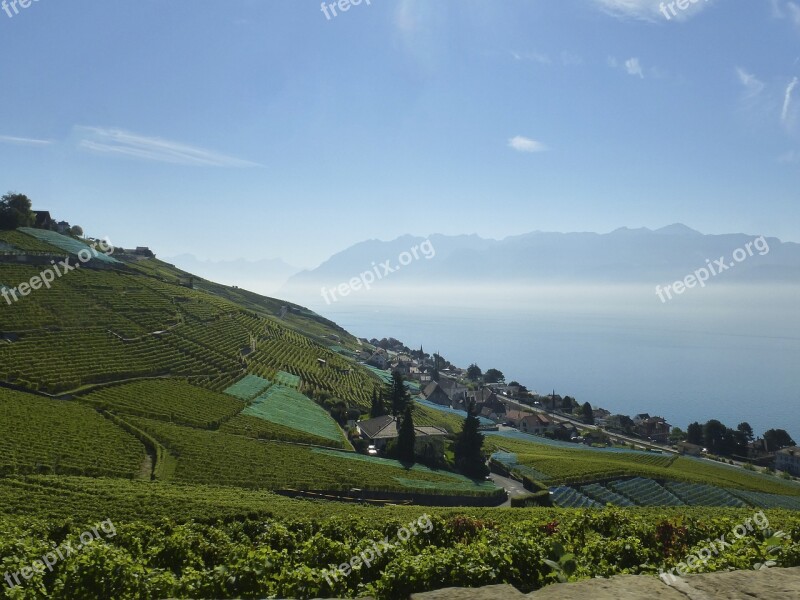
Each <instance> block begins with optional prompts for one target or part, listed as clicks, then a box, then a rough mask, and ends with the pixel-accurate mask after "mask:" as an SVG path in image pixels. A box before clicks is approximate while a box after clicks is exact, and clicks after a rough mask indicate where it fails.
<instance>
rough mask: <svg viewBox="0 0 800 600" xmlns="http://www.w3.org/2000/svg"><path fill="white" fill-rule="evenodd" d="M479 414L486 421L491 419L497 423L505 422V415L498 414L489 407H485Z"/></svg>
mask: <svg viewBox="0 0 800 600" xmlns="http://www.w3.org/2000/svg"><path fill="white" fill-rule="evenodd" d="M479 414H480V416H481V417H483V418H484V419H489V420H490V421H494V422H495V423H499V422H500V421H502V420H503V417H505V413H502V414H498V413H496V412H495V411H493V410H492V409H491V408H489V407H488V406H485V407H484V408H483V409H482V410H481V411H480V413H479Z"/></svg>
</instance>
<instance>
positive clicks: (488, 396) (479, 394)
mask: <svg viewBox="0 0 800 600" xmlns="http://www.w3.org/2000/svg"><path fill="white" fill-rule="evenodd" d="M471 402H474V403H475V406H476V407H477V409H478V410H479V411H480V410H483V409H484V408H486V407H488V408H491V409H492V410H494V411H503V412H505V404H503V403H502V402H501V401H500V398H499V397H498V396H497V394H495V393H494V392H493V391H492V390H490V389H489V388H481V389H480V390H477V391H472V392H467V397H466V405H467V406H469V405H470V403H471Z"/></svg>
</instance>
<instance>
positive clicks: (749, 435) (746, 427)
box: [736, 421, 755, 442]
mask: <svg viewBox="0 0 800 600" xmlns="http://www.w3.org/2000/svg"><path fill="white" fill-rule="evenodd" d="M736 430H737V431H740V432H741V433H742V434H743V435H744V437H745V439H746V440H747V441H748V442H752V441H753V440H754V439H755V435H753V428H752V427H750V423H748V422H747V421H745V422H743V423H739V425H738V426H737V427H736Z"/></svg>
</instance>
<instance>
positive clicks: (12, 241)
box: [0, 231, 64, 256]
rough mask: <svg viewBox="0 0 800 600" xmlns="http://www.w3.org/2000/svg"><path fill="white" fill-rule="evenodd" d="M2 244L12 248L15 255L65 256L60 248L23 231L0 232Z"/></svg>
mask: <svg viewBox="0 0 800 600" xmlns="http://www.w3.org/2000/svg"><path fill="white" fill-rule="evenodd" d="M0 242H3V243H5V244H7V245H8V246H11V247H12V248H13V249H14V252H12V253H13V254H16V253H20V252H23V253H26V254H47V255H50V256H63V255H64V252H63V251H62V250H61V249H60V248H56V247H55V246H53V245H51V244H48V243H46V242H43V241H41V240H39V239H37V238H35V237H33V236H31V235H28V234H26V233H24V232H22V231H0Z"/></svg>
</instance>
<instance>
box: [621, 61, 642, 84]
mask: <svg viewBox="0 0 800 600" xmlns="http://www.w3.org/2000/svg"><path fill="white" fill-rule="evenodd" d="M625 70H626V71H627V72H628V75H633V76H634V77H641V78H642V79H644V72H643V71H642V64H641V63H640V62H639V59H638V58H636V57H633V58H629V59H628V60H626V61H625Z"/></svg>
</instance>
